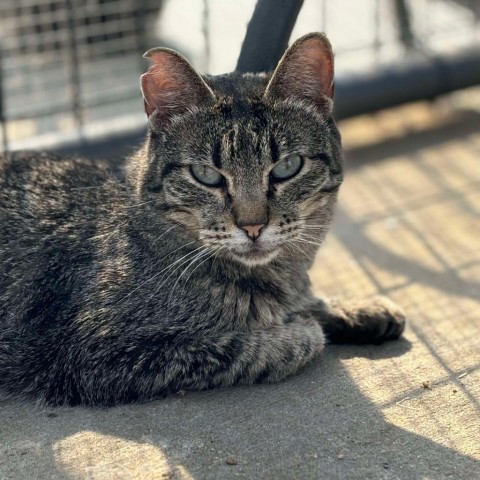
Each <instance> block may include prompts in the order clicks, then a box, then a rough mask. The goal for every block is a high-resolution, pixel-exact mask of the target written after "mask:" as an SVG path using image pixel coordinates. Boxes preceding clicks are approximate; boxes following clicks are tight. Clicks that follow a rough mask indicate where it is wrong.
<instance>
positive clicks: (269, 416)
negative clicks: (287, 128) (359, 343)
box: [0, 0, 480, 480]
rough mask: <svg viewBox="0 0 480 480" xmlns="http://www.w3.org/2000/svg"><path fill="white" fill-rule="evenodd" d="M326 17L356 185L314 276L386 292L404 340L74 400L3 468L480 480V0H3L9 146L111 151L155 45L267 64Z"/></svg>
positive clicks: (2, 113)
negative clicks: (182, 393)
mask: <svg viewBox="0 0 480 480" xmlns="http://www.w3.org/2000/svg"><path fill="white" fill-rule="evenodd" d="M318 30H321V31H325V32H326V33H327V34H328V36H329V37H330V39H331V41H332V44H333V47H334V50H335V53H336V72H337V74H336V89H335V117H336V119H337V120H339V127H340V131H341V132H342V137H343V142H344V147H345V154H346V162H345V163H346V179H345V183H344V185H343V186H342V189H341V191H340V197H339V205H338V209H337V216H336V219H335V222H334V225H333V228H332V231H331V233H330V234H329V235H328V237H327V240H326V242H325V244H324V245H323V246H322V248H321V249H320V250H319V253H318V255H317V259H316V262H315V264H314V265H313V268H312V270H311V278H312V283H313V289H314V291H315V292H316V293H317V294H319V295H323V294H326V295H328V296H343V297H347V298H350V297H371V296H374V295H378V294H382V295H387V296H388V297H390V298H392V299H393V300H394V301H396V302H397V303H398V304H399V305H401V306H402V307H403V308H404V310H405V312H406V315H407V319H408V327H407V331H406V333H405V339H404V340H402V341H399V342H395V344H388V345H384V346H382V347H378V346H365V347H354V346H351V347H344V346H339V347H335V346H329V347H328V348H327V351H326V353H325V355H324V356H323V357H322V358H321V359H320V360H319V361H318V362H317V363H315V364H314V366H313V367H312V368H311V369H310V370H307V371H306V372H304V373H303V374H302V375H300V376H298V377H295V378H294V379H291V380H290V381H289V382H285V383H282V384H280V385H276V386H265V387H258V389H253V388H252V389H241V390H240V389H235V390H231V391H230V390H228V391H226V392H224V394H223V396H222V397H218V395H219V393H218V392H212V393H211V394H206V395H205V396H202V395H198V396H195V397H193V398H191V397H187V399H183V398H182V399H171V401H170V403H163V401H162V402H155V403H154V404H152V405H151V406H150V407H148V406H145V409H147V410H143V412H144V413H143V414H141V415H138V410H137V406H134V407H131V410H127V411H126V412H127V413H125V412H124V413H125V415H126V416H122V417H120V420H119V418H117V417H118V410H112V411H111V413H110V414H108V413H104V412H103V411H100V412H98V417H99V418H97V417H95V415H97V414H96V413H91V412H88V413H85V411H83V410H75V411H74V412H72V413H71V414H69V415H70V416H67V415H66V414H65V418H63V417H62V415H64V414H63V413H62V414H61V415H60V414H59V416H60V417H62V418H60V419H56V420H61V422H63V423H58V422H56V423H50V424H49V425H46V426H42V427H38V426H36V425H37V424H36V423H35V422H37V420H36V417H37V416H38V415H37V414H36V412H35V411H34V410H32V412H33V413H31V415H34V416H35V419H34V421H32V424H30V423H29V422H26V423H25V424H24V425H23V424H20V423H18V422H17V423H11V424H12V425H13V427H12V433H11V438H13V440H12V441H10V442H6V443H5V442H0V443H1V444H2V445H0V457H2V455H1V453H2V452H1V448H3V444H5V447H4V448H5V451H6V454H5V455H3V457H2V458H5V459H6V460H5V462H3V466H2V465H0V477H2V478H37V477H38V468H39V466H40V467H41V468H44V469H45V470H49V473H48V474H45V475H43V476H42V478H76V479H77V478H89V479H92V478H142V479H143V478H160V475H161V478H182V479H183V478H184V479H188V480H192V479H193V478H233V477H232V473H231V472H232V471H233V470H229V471H225V470H222V469H225V468H226V469H228V468H232V467H230V466H228V465H225V460H224V459H225V458H226V457H227V452H228V455H231V454H233V453H235V456H236V457H238V458H239V465H238V466H236V467H233V468H236V469H237V472H239V478H240V477H241V478H320V476H315V475H314V474H313V473H312V472H319V471H320V472H322V471H323V472H330V473H326V474H325V476H324V477H322V478H352V479H354V478H374V479H376V478H385V479H394V478H395V479H397V478H408V479H410V478H411V479H417V478H418V479H420V478H422V479H426V478H435V479H447V478H456V479H457V478H458V479H465V480H467V479H468V480H470V479H472V478H480V474H479V470H478V465H479V463H478V461H479V460H480V450H479V446H480V93H479V91H480V88H479V86H478V85H480V0H305V1H303V2H302V1H300V0H296V1H295V0H288V1H287V0H259V1H258V2H256V1H255V0H1V1H0V74H1V75H0V76H1V80H0V85H1V88H0V131H1V134H0V145H1V146H2V148H3V149H5V150H6V149H9V150H15V149H23V148H29V149H32V148H35V149H37V148H47V149H50V150H57V151H63V152H67V153H72V152H80V153H83V154H85V155H88V156H95V157H99V156H100V157H105V158H109V159H113V160H118V159H120V158H121V155H123V154H126V153H127V154H128V153H129V152H131V151H133V149H134V148H135V145H137V144H138V143H139V142H140V141H141V139H142V136H143V134H144V131H145V128H146V117H145V114H144V111H143V101H142V98H141V94H140V90H139V76H140V74H141V73H142V72H143V71H145V69H146V68H147V65H148V63H147V62H146V61H145V60H143V59H142V54H143V52H144V51H145V50H147V49H148V48H149V47H152V46H158V45H161V46H168V47H172V48H175V49H178V50H179V51H180V52H181V53H182V54H184V55H185V56H186V57H187V58H188V59H189V60H190V61H191V62H192V63H193V64H194V66H195V67H196V68H197V69H198V70H199V71H200V72H202V73H211V74H217V73H224V72H228V71H232V70H234V69H237V70H238V71H262V70H268V69H270V68H272V67H273V66H274V65H275V63H276V61H277V60H278V58H279V57H280V56H281V54H282V52H283V50H284V48H285V47H286V45H287V43H291V41H293V40H294V39H295V38H297V37H299V36H301V35H303V34H305V33H308V32H311V31H318ZM0 188H1V186H0ZM311 240H312V241H315V238H311ZM230 392H231V393H230ZM209 395H210V396H209ZM229 395H231V396H229ZM219 398H220V400H218V399H219ZM272 398H273V400H274V401H272ZM229 399H230V400H229ZM190 400H191V402H190ZM257 400H258V401H257ZM239 404H243V405H246V407H245V408H246V410H248V414H244V413H242V411H241V410H239ZM222 405H223V407H224V408H226V410H225V411H226V412H228V413H227V414H225V415H224V417H223V420H222V413H221V411H222V410H221V407H222ZM267 405H268V407H266V406H267ZM293 406H295V408H293ZM12 408H13V409H15V408H17V407H12ZM26 408H27V407H26ZM148 408H150V410H148ZM219 411H220V414H219ZM2 412H3V413H2ZM128 412H130V413H128ZM159 412H160V413H159ZM208 412H210V413H208ZM312 412H313V415H312ZM29 413H30V412H29ZM2 414H3V415H7V417H4V418H6V420H5V421H4V422H3V423H2V424H8V422H13V421H12V420H11V419H12V418H15V419H21V418H24V415H25V414H24V413H22V412H20V413H18V412H17V413H14V414H9V413H8V410H6V409H3V410H2V409H0V415H2ZM8 415H10V416H8ZM109 415H110V416H109ZM129 415H130V417H129ZM209 415H210V416H209ZM248 415H250V416H248ZM49 416H50V415H49ZM54 416H57V414H55V415H54ZM139 417H145V418H146V419H147V420H145V422H147V423H148V428H147V426H145V427H144V426H141V427H139V426H138V425H143V424H139ZM28 418H29V417H28ZM178 418H181V419H182V420H181V425H179V423H178ZM219 418H220V420H219ZM165 419H167V420H165ZM168 419H171V422H172V423H171V424H167V425H165V423H164V422H165V421H167V423H168ZM202 419H204V424H203V423H202V421H203V420H202ZM249 419H250V420H249ZM289 419H290V420H289ZM39 421H40V422H41V418H40V420H39ZM46 421H52V422H53V420H51V419H50V420H46ZM199 422H200V423H199ZM222 422H223V423H222ZM42 425H43V424H42ZM98 425H102V426H101V427H100V429H102V428H103V429H104V431H105V432H107V433H109V435H108V436H106V435H103V436H102V435H100V434H97V433H95V430H96V429H97V428H98ZM112 425H113V426H114V427H112ZM219 425H220V427H218V426H219ZM252 425H253V426H252ZM255 425H259V426H261V430H257V429H256V427H255ZM182 428H184V429H185V430H184V431H185V432H188V434H187V433H185V438H182V436H181V435H180V438H181V441H179V440H178V439H176V437H175V435H176V432H179V431H183V430H182ZM189 429H190V430H192V431H193V437H192V434H191V433H192V432H191V431H190V430H189ZM202 429H203V430H202ZM85 430H86V431H87V433H86V434H85ZM91 430H93V432H90V433H88V431H91ZM196 430H201V432H200V433H201V435H200V434H199V432H198V431H197V434H198V435H199V436H200V437H202V438H203V437H204V436H205V435H206V437H205V438H210V437H208V435H210V436H211V438H214V439H215V443H211V442H213V440H210V441H209V442H207V440H205V442H206V443H202V442H203V440H202V441H198V443H195V441H196V440H195V438H196V437H195V431H196ZM204 431H206V432H209V433H207V434H205V435H204ZM263 431H265V432H266V433H264V434H263V433H261V432H263ZM76 432H79V433H78V434H77V433H76ZM125 432H127V433H125ZM128 432H129V433H128ZM145 432H148V435H147V434H146V433H145ZM252 432H255V433H252ZM292 432H293V434H292ZM82 435H83V436H82ZM85 435H86V436H85ZM262 435H264V436H262ZM124 437H126V438H127V440H128V441H127V440H125V438H124ZM192 438H193V439H194V440H193V443H192ZM327 438H328V441H327V442H325V439H327ZM82 439H83V440H82ZM129 439H134V440H135V441H137V442H138V444H133V443H132V441H130V440H129ZM301 439H304V440H305V439H306V440H305V441H304V442H303V443H302V442H301V441H300V442H299V440H301ZM82 442H83V443H82ZM112 442H113V443H112ZM132 445H134V446H133V447H132ZM135 445H137V446H135ZM145 445H148V446H149V447H152V448H154V449H155V452H156V453H155V454H153V456H152V455H151V454H150V453H148V455H144V454H143V453H141V452H143V450H141V449H142V448H144V446H145ZM188 445H190V446H188ZM26 446H27V447H26ZM26 449H27V450H28V449H30V450H28V451H29V452H30V455H24V454H25V453H27V451H26ZM138 449H140V450H138ZM119 450H120V451H121V452H123V453H122V454H121V455H120V457H118V455H117V452H118V451H119ZM105 451H111V452H114V453H111V454H107V458H110V457H108V455H112V457H111V458H112V460H111V464H108V465H107V466H105V462H104V458H105V453H104V452H105ZM12 452H13V453H12ZM52 452H53V453H52ZM72 452H73V453H72ZM139 452H140V453H139ZM148 452H150V450H149V451H148ZM15 453H16V454H15ZM155 455H157V456H155ZM52 456H53V460H52ZM118 458H120V460H118ZM152 458H153V459H154V460H155V461H154V462H153V463H152ZM19 459H22V461H20V460H19ZM156 459H158V461H157V460H156ZM118 461H119V462H120V463H119V465H120V466H121V468H122V469H124V470H122V471H125V472H130V474H131V475H129V476H126V475H125V476H116V475H115V472H116V470H114V468H117V463H118ZM149 461H150V463H148V462H149ZM145 463H147V464H149V465H151V472H150V471H149V472H150V473H151V475H150V473H149V474H146V473H145V471H144V470H142V468H143V467H144V464H145ZM109 465H110V466H109ZM205 465H207V466H205ZM2 468H3V469H4V470H5V468H6V469H7V472H15V474H11V475H9V473H7V474H6V475H5V474H4V475H2V472H3V470H1V469H2ZM118 468H120V467H118ZM92 469H93V470H92ZM95 469H98V472H103V473H105V472H107V473H105V474H103V473H102V475H103V476H102V475H100V474H98V475H94V474H92V471H93V472H95V471H97V470H95ZM162 469H163V470H162ZM212 469H213V470H212ZM50 470H51V471H50ZM59 471H61V472H63V473H62V474H61V475H60V476H58V475H59V474H58V472H59ZM89 472H90V473H89ZM112 472H113V473H112ZM162 472H163V473H162ZM165 472H166V473H165ZM182 472H183V473H182ZM219 472H223V473H219ZM167 474H168V475H167ZM65 475H66V476H65ZM165 475H166V476H165ZM169 475H170V476H169Z"/></svg>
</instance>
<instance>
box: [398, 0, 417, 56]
mask: <svg viewBox="0 0 480 480" xmlns="http://www.w3.org/2000/svg"><path fill="white" fill-rule="evenodd" d="M394 6H395V13H396V15H397V22H398V30H399V34H400V40H401V42H402V43H403V44H404V45H405V47H407V48H408V49H411V48H414V47H415V44H416V41H415V35H414V33H413V29H412V22H411V15H410V10H409V7H408V5H407V3H406V2H405V0H394Z"/></svg>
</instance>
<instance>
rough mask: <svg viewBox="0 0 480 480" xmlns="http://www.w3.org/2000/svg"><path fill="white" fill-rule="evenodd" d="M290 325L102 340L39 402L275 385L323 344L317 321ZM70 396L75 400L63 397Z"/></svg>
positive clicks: (55, 377)
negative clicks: (189, 334) (72, 393)
mask: <svg viewBox="0 0 480 480" xmlns="http://www.w3.org/2000/svg"><path fill="white" fill-rule="evenodd" d="M288 320H289V321H288V323H285V324H283V325H279V326H276V327H272V328H270V329H266V330H254V331H250V332H245V331H241V332H240V331H232V332H224V333H219V334H216V335H211V336H204V337H202V336H201V335H198V336H196V337H194V338H191V337H183V336H181V335H178V336H177V335H173V336H172V335H170V336H167V335H165V334H163V333H161V332H157V333H154V332H152V333H151V334H149V335H148V336H145V333H144V332H143V334H142V336H141V337H140V336H137V335H132V336H130V337H129V338H122V339H119V338H118V337H117V338H106V337H105V336H103V337H102V339H101V342H99V343H98V345H97V344H96V345H93V344H92V345H91V346H90V347H88V348H85V346H80V345H79V352H78V353H76V354H75V357H76V360H75V364H69V365H67V366H68V371H69V375H68V378H66V376H65V373H66V372H65V363H68V362H65V359H63V362H62V363H57V365H56V366H55V368H54V370H57V369H58V371H57V372H51V373H50V375H49V383H50V384H49V385H48V386H47V388H46V395H45V396H44V399H45V401H46V402H47V403H49V404H57V405H58V404H72V403H74V404H77V403H83V404H90V405H111V404H116V403H123V402H129V401H134V400H148V399H152V398H155V397H159V396H163V395H166V394H172V393H176V392H180V391H191V390H205V389H210V388H216V387H227V386H232V385H238V384H253V383H262V382H278V381H280V380H282V379H284V378H286V377H288V376H290V375H293V374H295V373H296V372H297V371H298V370H299V369H300V368H301V367H303V366H304V365H305V364H306V363H308V362H309V361H311V360H312V359H313V358H314V357H315V356H317V355H318V354H319V353H320V352H321V351H322V349H323V348H324V343H325V338H324V335H323V331H322V328H321V326H320V325H319V324H318V322H317V321H316V319H315V318H313V317H311V316H310V318H308V317H306V318H305V317H303V316H302V317H301V316H294V317H293V318H290V319H288ZM80 349H81V352H80ZM88 351H90V352H92V351H94V352H95V355H94V356H92V355H91V354H88V355H87V352H88ZM70 374H72V375H71V376H70ZM43 388H44V389H45V387H43ZM68 392H74V393H75V396H74V397H72V398H69V393H68Z"/></svg>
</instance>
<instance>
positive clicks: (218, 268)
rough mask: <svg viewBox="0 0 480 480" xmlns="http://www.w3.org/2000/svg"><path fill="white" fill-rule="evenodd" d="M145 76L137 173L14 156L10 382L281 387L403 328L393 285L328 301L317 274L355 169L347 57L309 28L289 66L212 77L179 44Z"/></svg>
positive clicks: (5, 223)
mask: <svg viewBox="0 0 480 480" xmlns="http://www.w3.org/2000/svg"><path fill="white" fill-rule="evenodd" d="M145 56H146V57H147V58H149V59H150V60H151V61H152V62H153V63H152V65H151V66H150V68H149V69H148V71H147V72H146V73H145V74H144V75H142V78H141V86H142V91H143V97H144V104H145V111H146V114H147V116H148V122H149V126H150V127H149V131H148V134H147V138H146V141H145V143H144V145H143V146H142V147H141V148H140V149H139V151H138V152H137V153H136V154H134V155H133V156H132V158H130V159H129V161H128V163H127V165H126V167H125V168H124V169H118V170H116V169H114V168H112V167H109V166H108V165H106V164H103V163H101V162H98V161H91V160H87V159H81V158H58V157H56V156H54V155H52V154H46V153H28V152H20V153H11V154H10V155H9V156H8V157H4V158H3V159H2V160H1V162H0V390H1V391H2V392H3V395H5V396H20V397H29V398H35V399H37V401H38V402H41V403H42V404H47V405H78V404H84V405H104V406H107V405H115V404H120V403H125V402H132V401H147V400H151V399H154V398H158V397H162V396H165V395H169V394H175V393H179V392H186V391H192V390H205V389H211V388H217V387H227V386H233V385H239V384H254V383H261V382H278V381H280V380H282V379H284V378H286V377H288V376H290V375H293V374H295V373H297V372H298V371H299V370H300V369H301V368H302V367H303V366H304V365H306V364H307V363H309V362H310V361H311V360H312V359H314V358H315V357H316V356H318V354H319V353H320V352H321V351H322V350H323V349H324V346H325V343H326V341H329V342H332V343H343V342H350V343H381V342H382V341H385V340H390V339H396V338H398V337H399V336H400V335H401V333H402V331H403V329H404V324H405V317H404V315H403V313H402V311H401V310H400V308H399V307H397V306H396V305H395V304H394V303H392V302H390V301H389V300H387V299H384V298H378V299H374V300H371V301H365V302H360V303H355V302H353V301H352V302H345V303H343V304H342V303H338V302H329V301H327V300H319V299H316V298H314V297H313V296H312V294H311V293H310V282H309V278H308V275H307V270H308V268H309V267H310V266H311V264H312V261H313V259H314V256H315V253H316V251H317V249H318V247H319V245H320V244H321V242H322V241H323V239H324V237H325V235H326V233H327V231H328V228H329V226H330V224H331V220H332V216H333V210H334V205H335V203H336V198H337V193H338V190H339V187H340V185H341V183H342V179H343V170H342V164H343V157H342V150H341V141H340V135H339V132H338V130H337V127H336V125H335V123H334V120H333V118H332V98H333V90H334V87H333V71H334V61H333V53H332V48H331V45H330V43H329V41H328V39H327V37H326V36H325V35H323V34H320V33H312V34H308V35H306V36H304V37H302V38H300V39H298V40H297V41H296V42H294V43H293V45H292V46H291V47H290V48H289V49H288V50H287V52H286V53H285V55H284V56H283V58H282V59H281V60H280V62H279V64H278V66H277V68H276V69H275V71H274V72H273V73H272V74H238V73H237V74H236V73H232V74H226V75H220V76H203V77H202V76H200V75H199V74H197V73H196V72H195V70H194V69H193V68H192V66H191V65H190V64H189V63H188V62H187V61H186V60H185V59H184V58H183V57H182V56H181V55H180V54H178V53H176V52H175V51H173V50H169V49H164V48H157V49H153V50H150V51H149V52H147V53H146V54H145Z"/></svg>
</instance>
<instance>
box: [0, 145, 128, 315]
mask: <svg viewBox="0 0 480 480" xmlns="http://www.w3.org/2000/svg"><path fill="white" fill-rule="evenodd" d="M120 185H121V183H120V182H119V181H117V179H116V178H115V175H114V172H113V171H112V170H111V169H110V168H109V167H108V165H106V164H103V163H101V162H96V161H91V160H86V159H80V158H62V157H58V156H56V155H53V154H48V153H32V152H15V153H10V154H9V155H8V156H3V157H0V291H1V292H2V293H0V314H2V312H3V315H0V316H5V312H6V311H7V310H8V311H12V309H13V308H14V307H15V305H16V306H19V304H21V303H22V302H24V301H26V300H27V299H28V298H30V297H31V298H33V296H34V292H39V295H40V293H41V295H42V296H45V292H48V291H57V292H58V291H59V289H60V287H61V288H62V289H63V288H64V286H63V285H66V284H67V283H68V282H71V281H73V280H72V278H71V277H70V276H69V275H70V273H69V272H70V271H72V268H69V265H70V266H71V265H76V266H77V267H78V269H80V267H81V265H82V264H87V263H88V262H91V256H92V252H91V242H90V241H89V239H90V238H92V237H95V235H98V234H99V230H101V229H102V228H104V229H105V228H106V227H105V226H103V227H102V221H103V222H105V220H104V219H110V218H112V216H113V212H114V211H115V206H116V204H118V203H119V202H120V201H119V195H118V190H119V186H120ZM23 298H25V300H23ZM24 310H25V309H24ZM0 320H1V319H0Z"/></svg>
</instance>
